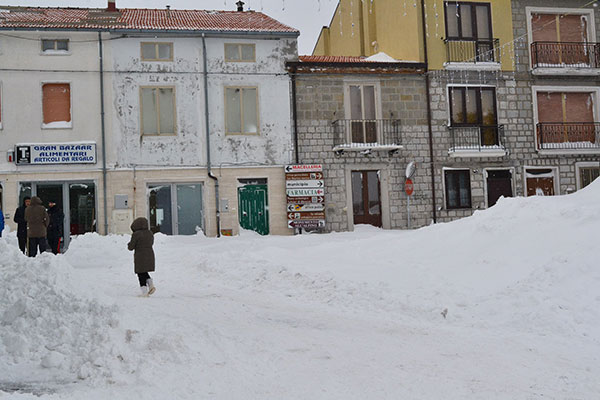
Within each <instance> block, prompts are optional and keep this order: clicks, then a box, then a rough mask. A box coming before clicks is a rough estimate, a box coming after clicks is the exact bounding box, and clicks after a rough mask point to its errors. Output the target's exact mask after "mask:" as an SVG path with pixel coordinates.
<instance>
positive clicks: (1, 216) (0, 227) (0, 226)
mask: <svg viewBox="0 0 600 400" xmlns="http://www.w3.org/2000/svg"><path fill="white" fill-rule="evenodd" d="M3 230H4V214H3V213H2V209H1V208H0V237H2V231H3Z"/></svg>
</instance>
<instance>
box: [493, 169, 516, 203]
mask: <svg viewBox="0 0 600 400" xmlns="http://www.w3.org/2000/svg"><path fill="white" fill-rule="evenodd" d="M500 196H504V197H513V190H512V174H511V172H510V170H508V169H502V170H492V171H488V172H487V198H488V207H491V206H493V205H494V204H496V202H497V201H498V199H499V198H500Z"/></svg>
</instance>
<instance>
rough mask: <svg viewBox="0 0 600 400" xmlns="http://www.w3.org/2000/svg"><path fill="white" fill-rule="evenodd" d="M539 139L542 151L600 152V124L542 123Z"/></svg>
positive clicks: (538, 132)
mask: <svg viewBox="0 0 600 400" xmlns="http://www.w3.org/2000/svg"><path fill="white" fill-rule="evenodd" d="M537 139H538V148H539V150H542V151H543V150H553V151H562V150H568V151H569V152H577V153H581V152H584V153H585V152H598V151H599V150H600V122H540V123H538V124H537Z"/></svg>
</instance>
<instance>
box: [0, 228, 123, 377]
mask: <svg viewBox="0 0 600 400" xmlns="http://www.w3.org/2000/svg"><path fill="white" fill-rule="evenodd" d="M0 254H2V257H0V276H1V277H2V279H0V360H1V361H2V364H1V367H0V371H1V374H0V386H2V384H3V383H6V382H13V384H14V383H15V382H18V384H25V385H26V384H28V382H29V381H32V382H39V381H41V380H45V379H48V378H51V379H52V380H55V381H61V382H73V381H76V380H78V379H86V378H90V377H102V376H104V377H106V376H110V374H111V370H110V368H108V364H109V362H110V361H109V360H108V359H109V358H115V357H116V356H117V354H114V353H113V350H114V349H113V348H112V343H111V330H112V329H113V328H115V327H116V326H117V325H118V320H117V319H116V318H115V311H116V308H115V307H111V306H107V305H104V304H103V303H101V302H99V301H97V300H96V299H94V298H92V297H91V296H90V294H88V293H86V291H92V290H94V285H93V278H92V277H90V282H89V284H88V282H85V281H79V282H76V283H74V282H73V281H72V274H73V270H72V268H70V266H69V265H68V264H67V263H66V262H64V259H63V257H62V256H59V257H54V256H53V255H51V254H48V253H46V254H43V255H41V256H40V257H38V258H36V259H31V258H28V257H25V256H24V255H23V254H21V253H20V251H19V249H18V248H16V247H15V246H10V245H8V244H7V242H6V240H2V239H0ZM29 383H31V382H29Z"/></svg>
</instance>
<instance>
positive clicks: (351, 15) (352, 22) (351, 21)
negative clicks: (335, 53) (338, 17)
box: [350, 0, 354, 37]
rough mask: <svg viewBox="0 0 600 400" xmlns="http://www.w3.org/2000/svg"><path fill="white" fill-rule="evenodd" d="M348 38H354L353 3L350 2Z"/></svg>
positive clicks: (351, 0)
mask: <svg viewBox="0 0 600 400" xmlns="http://www.w3.org/2000/svg"><path fill="white" fill-rule="evenodd" d="M350 31H351V32H350V36H351V37H354V1H353V0H350Z"/></svg>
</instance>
